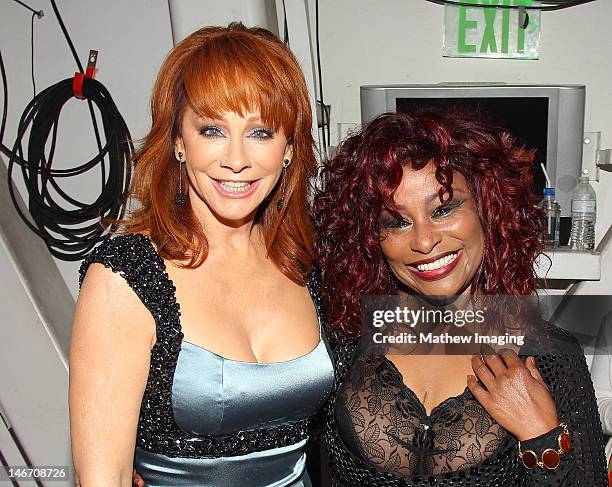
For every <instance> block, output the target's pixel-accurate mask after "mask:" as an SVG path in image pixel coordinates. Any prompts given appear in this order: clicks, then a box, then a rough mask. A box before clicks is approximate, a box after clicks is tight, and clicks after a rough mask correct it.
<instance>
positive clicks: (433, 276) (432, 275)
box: [406, 250, 463, 281]
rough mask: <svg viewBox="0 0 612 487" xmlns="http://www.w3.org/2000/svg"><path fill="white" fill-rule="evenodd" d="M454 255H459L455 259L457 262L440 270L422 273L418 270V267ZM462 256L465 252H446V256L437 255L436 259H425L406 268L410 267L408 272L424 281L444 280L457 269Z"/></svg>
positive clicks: (450, 263)
mask: <svg viewBox="0 0 612 487" xmlns="http://www.w3.org/2000/svg"><path fill="white" fill-rule="evenodd" d="M454 253H456V254H457V257H455V260H453V261H452V262H449V263H448V264H446V265H445V266H442V267H440V268H438V269H434V270H431V271H420V270H419V269H418V268H417V265H420V264H429V263H430V262H435V261H436V260H438V259H441V258H443V257H446V256H447V255H450V254H454ZM462 255H463V250H458V251H451V252H446V253H444V254H441V255H437V256H435V257H431V258H429V259H423V260H419V261H417V262H413V263H412V264H408V265H407V266H406V267H408V270H409V271H410V272H412V273H413V274H414V275H415V276H417V277H418V278H419V279H422V280H424V281H437V280H439V279H443V278H444V277H446V276H447V275H448V274H449V273H450V272H451V271H452V270H453V269H454V268H455V266H456V265H457V264H458V263H459V259H460V258H461V256H462Z"/></svg>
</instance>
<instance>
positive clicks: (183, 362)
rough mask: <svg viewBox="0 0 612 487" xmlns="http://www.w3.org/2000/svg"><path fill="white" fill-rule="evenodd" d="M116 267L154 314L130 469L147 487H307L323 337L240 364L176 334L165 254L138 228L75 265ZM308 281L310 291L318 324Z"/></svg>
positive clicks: (325, 357) (326, 378) (324, 354)
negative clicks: (277, 357)
mask: <svg viewBox="0 0 612 487" xmlns="http://www.w3.org/2000/svg"><path fill="white" fill-rule="evenodd" d="M92 263H101V264H103V265H105V266H106V267H110V268H111V269H112V270H113V271H115V272H119V273H120V274H121V275H122V276H123V278H125V280H126V281H127V282H128V284H129V285H130V287H131V288H132V290H133V291H134V292H135V293H136V294H137V295H138V297H139V298H140V300H141V301H142V302H143V303H144V305H145V306H146V307H147V309H148V310H149V311H150V312H151V314H152V315H153V317H154V319H155V324H156V334H157V341H156V343H155V345H154V346H153V348H152V350H151V361H150V369H149V376H148V380H147V384H146V388H145V391H144V395H143V398H142V403H141V408H140V416H139V420H138V429H137V437H136V453H135V467H136V469H137V471H138V472H139V474H140V475H141V476H142V477H143V479H144V481H145V484H146V485H147V486H164V485H198V486H213V485H214V486H228V487H229V486H235V485H238V484H242V485H245V486H247V485H248V486H262V487H263V486H285V485H292V486H296V487H299V486H304V487H308V486H310V480H309V479H308V475H307V473H306V471H305V457H306V455H305V446H306V441H307V440H308V438H309V435H310V433H311V426H312V423H313V418H314V415H315V414H316V413H317V412H318V411H319V410H320V408H321V406H322V405H323V404H324V402H325V401H326V400H327V398H328V396H329V393H330V391H331V388H332V385H333V363H332V359H331V356H330V355H331V351H330V350H329V346H328V344H327V340H326V338H325V336H324V334H323V333H321V336H320V339H319V342H318V344H317V346H316V347H315V348H314V349H313V350H312V351H311V352H309V353H307V354H305V355H303V356H301V357H297V358H295V359H292V360H287V361H283V362H270V363H257V362H242V361H237V360H231V359H227V358H224V357H222V356H220V355H218V354H216V353H214V352H211V351H209V350H207V349H205V348H203V347H201V346H198V345H196V344H193V343H190V342H187V341H185V340H183V333H182V331H181V323H180V309H179V304H178V303H177V301H176V298H175V288H174V285H173V283H172V281H171V280H170V279H169V277H168V274H167V272H166V267H165V263H164V261H163V259H162V258H161V257H160V256H159V254H158V253H157V251H156V249H155V247H154V246H153V244H152V243H151V240H150V239H149V238H148V237H146V236H144V235H140V234H128V235H122V236H118V237H114V238H111V239H108V240H106V241H105V242H103V243H102V244H101V245H100V246H99V247H98V248H96V249H95V250H94V251H93V252H92V253H91V254H90V255H89V256H88V257H87V258H86V260H85V261H84V262H83V265H82V266H81V271H80V277H81V282H82V281H83V279H84V277H85V273H86V272H87V269H88V267H89V265H91V264H92ZM316 287H317V286H316V282H315V281H314V277H312V276H311V277H310V279H309V282H308V288H309V290H310V292H311V296H312V298H313V301H314V303H315V307H316V309H317V316H318V318H319V327H320V329H321V328H322V320H321V309H320V308H321V303H320V300H319V298H318V295H317V293H316Z"/></svg>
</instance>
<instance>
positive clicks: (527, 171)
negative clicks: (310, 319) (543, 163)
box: [313, 112, 606, 487]
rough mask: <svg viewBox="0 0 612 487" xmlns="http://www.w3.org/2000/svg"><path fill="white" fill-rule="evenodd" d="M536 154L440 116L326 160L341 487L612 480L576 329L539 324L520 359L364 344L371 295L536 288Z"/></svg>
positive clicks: (324, 218)
mask: <svg viewBox="0 0 612 487" xmlns="http://www.w3.org/2000/svg"><path fill="white" fill-rule="evenodd" d="M531 161H532V154H531V153H530V152H529V151H527V150H525V149H524V148H519V147H517V146H515V145H514V142H513V140H512V138H511V137H510V136H509V135H507V134H504V133H502V132H501V131H499V130H496V129H492V128H489V127H488V126H487V125H485V124H483V123H481V122H479V121H478V120H477V119H475V118H473V117H471V116H467V115H465V114H459V113H439V112H430V113H422V114H420V115H414V116H410V115H405V114H385V115H381V116H380V117H378V118H377V119H375V120H374V121H372V122H371V123H370V124H368V125H367V126H366V127H365V128H364V129H362V130H361V131H360V132H358V133H356V134H354V135H352V136H350V137H349V138H348V139H346V140H345V141H344V142H343V143H342V145H341V146H340V148H339V150H338V152H337V154H336V156H335V157H334V159H333V160H332V161H331V162H329V163H328V165H327V166H326V167H325V168H324V172H323V180H324V181H326V184H325V188H324V189H323V190H321V191H320V192H319V193H318V194H317V195H316V197H315V201H314V206H313V212H314V220H315V227H316V230H317V232H318V240H317V243H316V245H315V257H316V259H317V260H318V262H319V264H320V266H321V269H322V279H321V281H322V282H321V290H322V295H323V299H324V304H325V305H326V308H327V311H328V318H329V321H330V323H331V325H332V331H333V332H334V333H333V335H334V337H335V339H334V349H335V355H336V357H335V358H336V365H337V371H336V381H335V386H334V391H333V396H332V400H331V401H330V402H329V403H328V405H327V406H326V411H325V414H326V440H327V444H328V447H329V451H330V458H331V463H332V467H333V476H334V481H335V483H336V484H337V485H342V486H351V485H384V486H396V485H397V486H399V485H402V486H429V485H436V486H438V485H445V486H450V485H462V486H476V485H478V486H492V485H499V486H507V485H519V486H523V485H524V486H535V485H538V486H547V485H550V486H553V485H554V486H561V485H562V486H567V487H569V486H572V487H573V486H577V485H584V486H599V485H605V478H606V475H605V465H604V456H603V440H602V431H601V425H600V423H599V419H598V416H597V405H596V402H595V397H594V393H593V387H592V383H591V380H590V377H589V374H588V370H587V366H586V363H585V360H584V356H583V355H582V351H581V349H580V346H579V345H578V344H577V342H576V341H575V340H574V339H573V338H572V337H570V336H569V334H567V333H566V332H564V331H562V330H560V329H558V328H556V327H554V326H553V325H549V324H547V323H544V322H541V323H540V322H538V325H540V326H538V327H537V330H531V335H529V336H526V337H525V340H526V343H525V346H524V347H521V348H520V349H519V350H518V352H519V353H518V354H517V353H515V352H509V353H503V354H495V353H485V354H480V353H479V354H475V355H465V354H463V355H462V354H456V355H450V354H437V353H438V352H439V350H440V349H439V348H438V349H435V348H434V349H431V348H430V349H429V353H426V354H416V353H413V354H403V355H400V354H395V355H394V354H391V353H382V354H378V355H376V354H374V355H372V354H364V353H362V349H363V348H366V347H364V346H363V345H364V343H363V342H364V338H363V337H364V336H365V334H362V331H366V330H365V329H363V330H362V326H361V306H360V299H361V298H362V296H363V295H380V294H399V295H400V296H404V297H406V296H411V295H423V296H438V297H439V296H447V297H448V296H459V298H454V299H455V300H456V302H461V301H462V300H464V301H465V299H467V298H469V299H467V300H468V301H470V300H472V299H475V297H476V296H484V297H487V296H488V295H506V296H508V295H509V296H511V297H515V296H525V295H531V294H533V293H534V290H535V285H536V277H535V275H534V271H533V264H534V261H535V259H536V257H537V256H538V255H539V254H540V253H541V252H542V250H543V243H542V226H541V221H542V214H541V212H540V210H538V208H537V206H536V205H537V201H538V198H537V196H536V195H535V194H534V192H533V189H532V176H531V171H532V165H531ZM461 296H463V298H461ZM360 335H362V338H361V345H362V346H361V347H359V348H358V344H359V342H360V339H359V336H360ZM527 343H529V345H530V347H531V348H529V347H527ZM519 344H520V343H519ZM432 350H433V353H432ZM435 350H437V351H435ZM536 357H537V365H536Z"/></svg>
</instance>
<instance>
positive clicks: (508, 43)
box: [443, 0, 540, 59]
mask: <svg viewBox="0 0 612 487" xmlns="http://www.w3.org/2000/svg"><path fill="white" fill-rule="evenodd" d="M462 1H463V3H471V4H474V5H475V6H474V7H470V6H462V7H456V6H451V5H447V6H446V7H445V12H444V24H445V25H444V48H443V54H444V56H447V57H487V58H510V59H538V55H539V52H538V48H539V45H540V11H539V10H536V9H533V10H532V9H524V10H522V11H521V10H519V9H518V8H503V7H504V6H505V7H509V6H523V7H524V6H539V2H536V1H532V0H462ZM477 5H490V7H486V8H485V7H478V6H477ZM493 6H495V7H493ZM525 14H526V15H527V16H528V17H527V20H528V23H527V26H526V27H525V26H524V24H525V20H526V19H525Z"/></svg>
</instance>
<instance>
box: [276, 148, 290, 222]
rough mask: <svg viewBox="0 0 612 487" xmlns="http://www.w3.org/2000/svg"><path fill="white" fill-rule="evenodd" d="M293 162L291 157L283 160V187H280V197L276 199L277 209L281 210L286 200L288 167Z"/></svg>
mask: <svg viewBox="0 0 612 487" xmlns="http://www.w3.org/2000/svg"><path fill="white" fill-rule="evenodd" d="M289 164H291V161H290V160H289V159H285V160H283V172H282V173H281V187H280V198H278V199H277V200H276V210H277V211H280V210H281V208H282V207H283V203H284V202H285V180H286V179H287V175H286V174H287V168H288V167H289Z"/></svg>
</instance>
